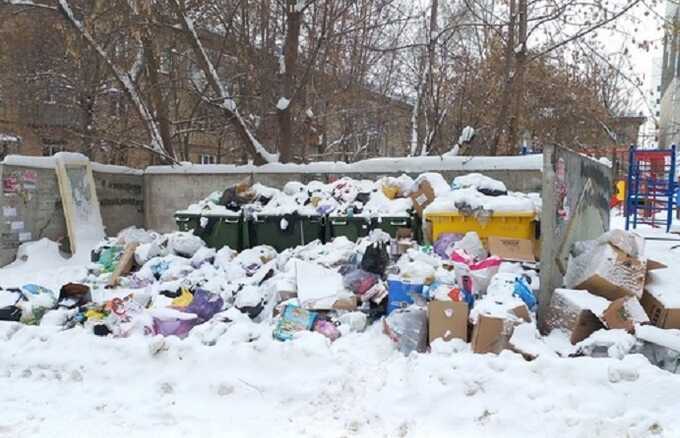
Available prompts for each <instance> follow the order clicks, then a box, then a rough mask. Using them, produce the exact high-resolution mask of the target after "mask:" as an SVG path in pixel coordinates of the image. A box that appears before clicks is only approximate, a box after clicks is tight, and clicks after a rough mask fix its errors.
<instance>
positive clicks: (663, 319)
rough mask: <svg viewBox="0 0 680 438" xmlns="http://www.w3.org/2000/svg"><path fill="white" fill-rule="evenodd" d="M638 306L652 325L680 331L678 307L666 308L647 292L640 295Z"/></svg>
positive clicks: (679, 309)
mask: <svg viewBox="0 0 680 438" xmlns="http://www.w3.org/2000/svg"><path fill="white" fill-rule="evenodd" d="M640 304H642V308H643V309H645V312H647V316H649V320H650V321H651V323H652V324H653V325H655V326H657V327H660V328H663V329H680V307H669V306H666V305H665V304H664V303H663V302H662V300H661V299H659V298H658V297H656V296H655V295H654V294H653V293H652V292H650V291H648V290H645V293H644V294H643V295H642V299H641V300H640Z"/></svg>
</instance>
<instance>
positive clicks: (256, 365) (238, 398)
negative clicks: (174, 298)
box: [0, 218, 680, 438]
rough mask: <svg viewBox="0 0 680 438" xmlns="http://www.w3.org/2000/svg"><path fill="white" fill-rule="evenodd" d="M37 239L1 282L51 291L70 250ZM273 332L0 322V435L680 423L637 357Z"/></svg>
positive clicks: (555, 430) (591, 429) (423, 432)
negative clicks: (480, 350) (180, 335)
mask: <svg viewBox="0 0 680 438" xmlns="http://www.w3.org/2000/svg"><path fill="white" fill-rule="evenodd" d="M617 220H618V219H617V218H615V219H614V220H613V224H614V225H615V226H617ZM641 232H643V234H647V233H651V234H655V235H658V233H656V232H655V231H645V230H641ZM677 244H678V242H667V241H666V242H661V241H649V242H648V247H647V251H648V253H649V254H650V255H651V256H653V257H655V258H658V259H660V260H661V261H663V262H666V263H678V265H679V266H680V251H678V250H671V249H670V248H671V247H672V246H674V245H677ZM36 245H42V247H41V248H39V249H40V251H41V253H42V257H40V258H39V259H31V258H30V257H29V259H28V260H27V261H25V262H18V263H16V264H14V265H12V266H10V267H7V268H4V269H0V285H1V284H7V283H11V284H12V285H15V284H18V283H22V282H24V281H29V280H30V281H32V282H36V283H41V284H44V285H46V286H50V287H56V286H55V285H58V284H60V282H62V279H66V278H68V277H69V275H71V276H72V277H77V276H75V275H73V270H74V269H78V268H79V266H82V263H84V262H83V261H82V260H66V259H63V258H62V257H61V256H60V255H59V254H58V252H57V250H56V246H55V245H54V244H50V243H49V242H39V243H37V244H36ZM271 333H272V326H271V325H269V324H267V323H264V324H257V323H253V322H251V321H250V320H248V319H244V320H242V321H238V322H233V323H223V322H217V321H211V322H209V323H206V324H204V325H202V326H199V327H197V328H195V329H194V330H192V332H191V333H190V334H189V336H188V337H187V338H186V339H184V340H179V339H177V338H175V337H168V338H161V337H142V336H133V337H130V338H111V337H108V338H100V337H97V336H94V335H92V334H91V333H90V332H89V331H86V330H85V329H83V328H82V327H76V328H74V329H70V330H66V331H59V330H58V329H56V328H52V327H30V326H24V325H20V324H16V323H0V388H2V390H1V391H0V412H1V414H0V437H2V438H4V437H19V436H20V437H43V436H48V437H51V438H52V437H91V436H97V437H119V436H126V437H148V436H163V437H167V438H170V437H180V436H201V437H224V436H230V437H251V436H252V437H259V436H263V435H268V434H271V433H272V432H273V433H274V434H275V436H279V437H300V436H319V437H351V436H358V437H364V436H365V437H374V436H385V437H394V436H396V437H400V436H402V437H429V436H433V437H438V436H462V437H488V436H503V437H523V438H524V437H526V436H533V435H536V433H537V432H538V433H539V436H550V437H552V436H569V437H592V436H601V437H635V438H638V437H677V436H678V430H680V417H679V416H678V415H677V413H678V412H680V398H678V394H680V376H678V375H673V374H670V373H668V372H665V371H662V370H660V369H658V368H656V367H654V366H652V365H651V364H649V362H648V361H647V360H646V359H645V358H644V357H642V356H640V355H630V356H626V357H624V358H623V359H621V360H617V359H602V358H598V359H594V358H586V357H584V358H571V359H561V358H558V357H556V356H554V355H545V356H541V357H539V358H538V359H536V360H534V361H532V362H527V361H525V360H524V359H523V358H522V357H521V356H520V355H517V354H515V353H511V352H509V351H505V352H503V353H502V354H500V355H499V356H494V355H475V354H472V353H471V352H470V351H469V346H468V345H466V344H462V343H460V342H452V343H443V342H440V341H438V342H436V343H435V344H434V346H433V352H432V353H430V354H417V353H413V354H411V355H410V356H403V355H402V354H400V353H399V352H398V351H396V349H395V347H394V346H393V345H392V343H391V341H390V340H389V339H388V338H387V337H386V336H385V335H383V334H382V332H381V327H380V324H374V325H373V326H372V327H370V328H369V329H368V330H367V331H366V332H364V333H352V334H348V335H346V336H343V337H341V338H340V339H338V340H337V341H335V342H334V343H332V344H331V343H330V341H328V340H327V338H325V337H323V336H322V335H320V334H318V333H314V332H305V333H303V334H301V335H300V336H299V337H297V338H296V339H294V340H293V341H290V342H285V343H283V342H278V341H275V340H273V339H272V336H271ZM548 341H550V337H548V338H546V345H548Z"/></svg>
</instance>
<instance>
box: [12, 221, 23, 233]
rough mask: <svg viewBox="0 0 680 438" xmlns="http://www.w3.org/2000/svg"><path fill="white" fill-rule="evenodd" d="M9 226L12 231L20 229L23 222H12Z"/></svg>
mask: <svg viewBox="0 0 680 438" xmlns="http://www.w3.org/2000/svg"><path fill="white" fill-rule="evenodd" d="M10 228H11V229H12V231H21V230H23V229H24V223H23V222H12V223H11V225H10Z"/></svg>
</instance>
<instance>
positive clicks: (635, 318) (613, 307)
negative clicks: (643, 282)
mask: <svg viewBox="0 0 680 438" xmlns="http://www.w3.org/2000/svg"><path fill="white" fill-rule="evenodd" d="M632 306H635V307H637V308H639V311H638V312H634V313H633V314H631V313H630V312H629V311H628V309H629V308H631V307H632ZM636 310H638V309H636ZM602 319H603V320H604V323H605V325H606V326H607V328H608V329H610V330H614V329H624V330H626V331H628V332H629V333H633V332H635V324H645V323H649V318H647V314H646V313H645V310H644V309H643V308H642V306H641V305H640V302H639V301H638V300H637V299H636V298H633V297H628V298H619V299H618V300H616V301H613V302H612V303H611V304H610V305H609V307H608V308H607V310H606V311H605V312H604V314H603V315H602Z"/></svg>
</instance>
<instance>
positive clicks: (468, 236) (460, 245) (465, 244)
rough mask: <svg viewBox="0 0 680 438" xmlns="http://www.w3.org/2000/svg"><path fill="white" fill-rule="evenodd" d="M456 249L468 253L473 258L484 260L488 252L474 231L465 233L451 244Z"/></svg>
mask: <svg viewBox="0 0 680 438" xmlns="http://www.w3.org/2000/svg"><path fill="white" fill-rule="evenodd" d="M453 247H454V249H456V250H463V251H465V252H466V253H467V254H468V255H470V256H472V257H474V258H475V260H477V261H479V260H484V259H486V258H487V257H488V256H489V253H487V252H486V249H484V245H483V244H482V241H481V240H480V239H479V235H478V234H477V233H475V232H474V231H470V232H469V233H465V236H464V237H463V238H462V239H461V240H459V241H458V242H456V243H455V244H454V245H453Z"/></svg>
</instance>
